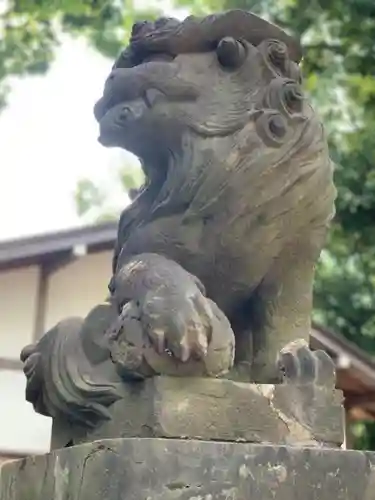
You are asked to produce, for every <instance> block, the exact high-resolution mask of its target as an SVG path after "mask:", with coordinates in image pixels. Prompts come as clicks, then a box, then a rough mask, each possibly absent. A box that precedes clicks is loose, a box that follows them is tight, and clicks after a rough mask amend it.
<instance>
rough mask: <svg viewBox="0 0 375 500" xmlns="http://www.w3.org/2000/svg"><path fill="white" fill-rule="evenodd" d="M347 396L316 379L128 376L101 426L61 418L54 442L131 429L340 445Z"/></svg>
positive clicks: (138, 433) (131, 432)
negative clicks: (277, 381) (131, 379)
mask: <svg viewBox="0 0 375 500" xmlns="http://www.w3.org/2000/svg"><path fill="white" fill-rule="evenodd" d="M341 403H342V393H341V391H336V390H334V389H333V388H332V387H324V386H316V385H314V384H305V385H296V384H289V385H288V384H287V385H261V384H260V385H259V384H249V383H240V382H234V381H232V380H225V379H213V378H211V379H210V378H178V377H154V378H151V379H147V380H146V381H144V382H139V383H132V384H124V387H123V395H122V398H121V399H120V400H119V401H117V402H115V403H114V404H113V405H112V406H111V407H110V408H109V412H110V415H111V419H110V420H108V421H106V422H102V423H100V424H99V425H97V426H96V427H95V428H94V429H88V428H87V427H86V428H82V427H79V426H78V425H76V424H74V423H70V424H68V423H67V422H66V420H64V421H59V420H54V423H53V429H52V449H56V448H63V447H65V446H66V445H67V444H70V445H73V444H74V445H76V444H83V443H85V442H92V441H97V440H99V439H113V438H130V437H144V438H149V437H153V438H173V439H179V438H183V439H186V438H188V439H200V440H203V441H237V442H247V443H278V444H284V445H288V446H292V445H294V446H322V445H324V446H327V447H328V446H329V447H340V446H341V444H342V443H343V440H344V432H343V429H344V425H343V422H344V410H343V407H342V404H341Z"/></svg>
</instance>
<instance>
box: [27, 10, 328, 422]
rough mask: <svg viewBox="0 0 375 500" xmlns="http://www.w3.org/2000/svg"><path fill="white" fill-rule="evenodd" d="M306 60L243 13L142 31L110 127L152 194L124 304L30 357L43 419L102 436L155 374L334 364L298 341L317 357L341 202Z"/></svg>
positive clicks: (135, 224) (120, 82) (126, 261)
mask: <svg viewBox="0 0 375 500" xmlns="http://www.w3.org/2000/svg"><path fill="white" fill-rule="evenodd" d="M300 59H301V49H300V46H299V44H298V43H297V42H296V41H295V40H294V39H292V38H291V37H289V36H288V35H287V34H286V33H284V32H283V31H282V30H280V29H279V28H277V27H276V26H274V25H272V24H269V23H267V22H266V21H263V20H262V19H260V18H258V17H256V16H254V15H253V14H251V13H248V12H244V11H240V10H236V11H230V12H227V13H224V14H219V15H212V16H208V17H205V18H203V19H200V18H194V17H189V18H187V19H186V20H185V21H183V22H179V21H177V20H174V19H164V18H163V19H159V20H158V21H156V22H155V23H148V22H145V23H137V24H136V25H135V26H134V27H133V32H132V36H131V39H130V43H129V46H128V47H127V48H126V50H125V51H124V52H123V53H122V54H121V55H120V57H119V58H118V60H117V61H116V63H115V65H114V67H113V69H112V72H111V74H110V75H109V77H108V79H107V81H106V83H105V88H104V93H103V97H102V98H101V99H100V101H99V102H98V103H97V104H96V106H95V116H96V119H97V120H98V122H99V124H100V138H99V140H100V142H101V143H102V144H103V145H105V146H108V147H121V148H125V149H127V150H129V151H131V152H133V153H134V154H136V155H137V156H138V157H139V158H140V160H141V163H142V166H143V170H144V172H145V175H146V183H145V185H144V187H143V188H142V189H141V190H140V192H139V194H138V195H137V197H136V198H135V199H134V201H133V203H132V204H131V205H130V206H129V207H128V208H126V209H125V210H124V212H123V213H122V215H121V218H120V222H119V228H118V238H117V243H116V249H115V255H114V260H113V277H112V280H111V282H110V287H109V288H110V292H111V293H110V298H109V299H108V302H107V303H105V304H102V305H100V306H98V307H96V308H95V309H94V310H93V311H91V313H90V314H89V316H88V317H87V318H86V319H85V320H79V319H74V320H73V319H70V320H65V321H63V322H62V323H61V324H59V325H57V326H56V327H55V328H54V329H52V330H51V331H50V332H47V334H46V335H45V337H44V338H43V339H42V340H41V342H40V343H39V344H38V345H36V346H32V347H31V348H26V349H25V350H24V352H23V354H22V359H23V360H24V361H25V371H26V374H27V376H28V381H29V382H28V399H29V400H30V401H32V402H33V403H34V406H35V407H36V408H37V410H38V411H40V412H42V413H45V414H49V415H52V416H56V415H58V414H59V413H64V414H68V415H70V416H71V417H72V418H73V417H74V418H78V417H77V415H81V419H82V421H83V422H85V423H89V422H91V423H92V422H94V421H95V419H101V418H106V412H107V407H108V406H109V405H111V404H112V403H113V401H115V400H116V398H117V397H119V396H117V387H118V384H119V383H120V381H123V380H126V381H131V380H134V379H142V378H144V377H149V376H152V375H155V374H172V375H177V376H189V375H199V376H218V375H222V374H223V373H225V372H229V375H228V377H232V378H237V379H239V380H242V381H256V382H262V383H271V382H277V381H279V380H280V376H281V374H282V369H284V371H285V370H287V371H288V370H289V372H290V373H294V375H295V376H297V377H303V376H310V377H314V376H315V375H316V366H318V365H319V362H320V361H321V359H323V358H319V356H321V353H320V354H319V355H318V358H319V359H320V361H319V359H318V358H317V357H316V356H317V354H313V353H311V352H310V351H309V349H308V347H307V346H306V345H305V344H303V342H300V343H297V344H293V341H294V340H295V339H302V340H305V341H308V337H309V333H310V315H311V308H312V284H313V277H314V265H315V262H316V260H317V259H318V257H319V254H320V251H321V248H322V246H323V245H324V241H325V237H326V232H327V227H328V224H329V221H330V220H331V218H332V216H333V214H334V199H335V189H334V186H333V180H332V176H333V172H332V170H333V169H332V164H331V161H330V159H329V155H328V148H327V143H326V138H325V135H324V131H323V127H322V124H321V122H320V121H319V119H318V117H317V116H316V114H315V113H314V111H313V109H312V108H311V106H310V104H309V102H308V101H307V99H306V98H305V96H304V94H303V91H302V88H301V83H302V78H301V70H300V67H299V63H300ZM82 293H84V291H83V292H82ZM280 353H281V354H280ZM287 359H289V360H290V359H291V360H292V361H291V364H290V365H288V366H289V368H288V367H286V366H284V365H285V363H286V360H287ZM317 359H318V361H317ZM301 367H302V368H301ZM314 367H315V368H314ZM293 370H294V371H293ZM314 374H315V375H314ZM82 408H84V411H81V410H82Z"/></svg>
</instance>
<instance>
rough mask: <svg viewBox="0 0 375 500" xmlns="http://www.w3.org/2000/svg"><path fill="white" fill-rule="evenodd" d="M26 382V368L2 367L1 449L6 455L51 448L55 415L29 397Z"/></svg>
mask: <svg viewBox="0 0 375 500" xmlns="http://www.w3.org/2000/svg"><path fill="white" fill-rule="evenodd" d="M25 383H26V381H25V377H24V374H23V373H22V372H17V371H7V370H1V371H0V395H1V400H0V401H1V407H0V415H1V417H0V452H1V453H2V454H5V455H6V454H7V453H9V454H10V455H11V454H12V453H31V454H32V453H45V452H46V451H48V450H49V445H50V436H51V419H50V418H47V417H43V416H41V415H38V414H37V413H35V412H34V410H33V407H32V406H31V404H29V403H27V402H26V401H25Z"/></svg>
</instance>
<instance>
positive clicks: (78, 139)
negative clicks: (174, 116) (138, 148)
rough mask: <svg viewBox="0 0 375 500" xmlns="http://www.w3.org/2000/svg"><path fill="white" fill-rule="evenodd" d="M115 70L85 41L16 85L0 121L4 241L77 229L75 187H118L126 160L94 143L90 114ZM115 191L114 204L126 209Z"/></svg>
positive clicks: (67, 42) (68, 45)
mask: <svg viewBox="0 0 375 500" xmlns="http://www.w3.org/2000/svg"><path fill="white" fill-rule="evenodd" d="M111 66H112V61H110V60H108V59H105V58H104V57H102V56H101V55H99V54H98V53H97V52H95V51H94V50H93V49H90V48H89V47H88V46H87V44H86V43H85V42H84V41H83V40H73V39H70V38H66V39H64V42H63V44H62V46H61V48H60V49H59V50H58V52H57V54H56V60H55V63H54V64H53V65H52V67H51V69H50V71H49V72H48V73H47V75H46V76H42V77H31V78H30V77H28V78H25V79H22V80H18V81H16V82H14V84H13V86H12V91H11V95H10V100H9V106H8V107H7V108H6V109H5V111H4V112H2V113H1V114H0V240H4V239H9V238H13V237H19V236H23V235H31V234H34V233H41V232H46V231H53V230H58V229H62V228H68V227H72V226H74V225H77V224H79V223H80V220H79V219H78V217H77V215H76V212H75V205H74V196H73V193H74V189H75V186H76V184H77V181H78V180H79V179H80V178H82V177H89V178H91V179H92V180H93V181H95V182H97V183H99V184H100V185H101V186H106V185H111V183H113V177H114V175H115V172H116V170H117V169H118V168H119V167H120V166H121V164H123V162H124V161H125V160H126V155H127V154H126V153H125V152H123V151H121V150H118V149H106V148H104V147H103V146H101V145H100V144H99V143H98V142H97V137H98V125H97V123H96V121H95V120H94V117H93V112H92V109H93V106H94V104H95V102H96V100H97V99H98V98H99V97H100V96H101V93H102V90H103V85H104V81H105V79H106V77H107V76H108V74H109V72H110V70H111ZM129 157H130V155H129ZM132 159H133V158H132ZM133 161H134V160H133ZM114 191H115V192H114V193H113V205H117V206H118V205H119V204H122V205H124V204H126V203H127V202H128V199H127V197H126V195H123V194H121V192H120V187H119V186H118V190H117V191H116V190H114ZM122 198H123V199H122Z"/></svg>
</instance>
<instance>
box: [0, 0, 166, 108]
mask: <svg viewBox="0 0 375 500" xmlns="http://www.w3.org/2000/svg"><path fill="white" fill-rule="evenodd" d="M135 3H136V2H135V1H133V0H124V1H118V0H81V1H77V0H2V1H1V2H0V109H1V107H3V106H4V105H5V104H6V96H7V94H8V91H9V77H12V76H25V75H33V74H42V73H44V72H46V71H47V69H48V67H49V65H50V64H51V62H52V61H53V58H54V54H55V51H56V48H57V47H58V45H59V41H60V37H61V34H62V33H64V32H65V33H69V34H71V35H75V36H83V37H85V38H86V39H87V40H88V42H89V43H90V44H92V45H93V46H94V47H95V48H97V49H98V50H99V51H100V52H101V53H102V54H104V55H106V56H108V57H111V58H114V57H115V56H116V55H117V53H118V51H119V50H120V48H121V47H122V46H123V45H124V43H125V40H126V36H127V34H128V33H129V31H130V28H131V26H132V24H133V22H134V20H136V19H137V18H138V17H139V18H141V19H144V18H145V16H146V17H153V16H155V15H157V13H158V12H159V10H158V9H156V8H148V9H147V10H142V9H141V10H140V9H136V7H135Z"/></svg>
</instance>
